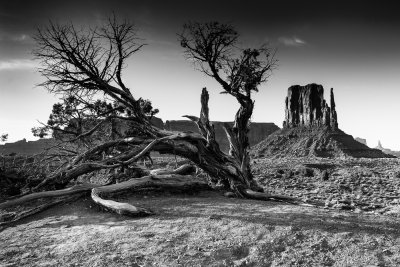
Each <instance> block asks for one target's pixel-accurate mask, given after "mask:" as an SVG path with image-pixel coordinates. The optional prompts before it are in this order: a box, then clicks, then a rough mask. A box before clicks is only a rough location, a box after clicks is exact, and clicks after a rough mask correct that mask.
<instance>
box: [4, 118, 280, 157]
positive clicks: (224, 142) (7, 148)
mask: <svg viewBox="0 0 400 267" xmlns="http://www.w3.org/2000/svg"><path fill="white" fill-rule="evenodd" d="M151 123H152V124H153V125H154V126H156V127H158V128H160V129H165V130H169V131H192V132H198V128H197V125H196V124H195V123H194V122H192V121H190V120H172V121H166V122H165V123H164V122H163V120H162V119H160V118H157V117H153V118H152V119H151ZM213 124H214V128H215V137H216V141H217V142H218V144H219V145H220V148H221V150H222V151H224V152H228V151H229V142H228V139H227V137H226V133H225V131H224V129H223V127H222V126H223V124H224V122H218V121H215V122H213ZM231 124H232V123H231ZM106 126H107V124H106ZM115 127H116V132H117V133H119V134H121V135H123V134H125V133H126V132H127V131H129V126H128V125H127V124H126V121H125V120H121V121H118V122H117V123H116V125H115ZM279 129H280V128H279V127H278V126H276V125H275V124H274V123H259V122H254V123H252V124H251V125H250V132H249V143H250V145H251V146H252V145H255V144H257V143H259V142H260V141H262V140H264V139H265V138H266V137H267V136H268V135H270V134H271V133H273V132H275V131H277V130H279ZM54 143H55V142H54V139H52V138H50V139H39V140H37V141H29V142H27V141H26V140H25V139H23V140H21V141H17V142H15V143H6V144H4V145H0V154H3V155H8V154H11V153H17V154H21V155H32V154H37V153H40V152H41V151H43V150H44V149H45V148H48V147H50V146H52V145H54Z"/></svg>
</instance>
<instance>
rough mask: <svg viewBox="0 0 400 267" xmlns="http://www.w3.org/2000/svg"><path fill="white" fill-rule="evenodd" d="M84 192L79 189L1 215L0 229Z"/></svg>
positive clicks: (69, 200) (80, 195)
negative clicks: (52, 199) (69, 193)
mask: <svg viewBox="0 0 400 267" xmlns="http://www.w3.org/2000/svg"><path fill="white" fill-rule="evenodd" d="M84 194H85V192H82V191H81V192H78V193H76V192H75V193H72V195H67V196H65V195H63V196H61V198H58V199H56V200H54V201H47V202H46V203H44V204H41V205H38V206H35V207H33V208H30V209H26V210H23V211H19V212H18V213H11V214H9V215H6V216H3V217H2V218H1V221H0V231H1V230H2V229H1V227H2V226H7V225H10V224H12V223H14V222H17V221H19V220H22V219H24V218H26V217H29V216H31V215H34V214H36V213H39V212H42V211H44V210H46V209H48V208H51V207H53V206H55V205H58V204H62V203H67V202H72V201H74V200H76V199H78V198H80V197H82V196H83V195H84Z"/></svg>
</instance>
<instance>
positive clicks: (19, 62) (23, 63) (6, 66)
mask: <svg viewBox="0 0 400 267" xmlns="http://www.w3.org/2000/svg"><path fill="white" fill-rule="evenodd" d="M35 67H37V64H36V63H35V62H34V61H33V60H29V59H15V60H7V61H0V71H3V70H25V69H33V68H35Z"/></svg>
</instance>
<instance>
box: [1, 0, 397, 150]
mask: <svg viewBox="0 0 400 267" xmlns="http://www.w3.org/2000/svg"><path fill="white" fill-rule="evenodd" d="M112 12H114V13H115V14H116V15H117V16H118V17H121V18H127V19H129V20H131V21H133V22H134V23H135V24H136V25H137V27H138V29H139V35H140V36H141V37H142V38H143V39H144V42H145V43H147V44H148V45H147V46H145V48H144V49H143V50H142V51H141V52H140V53H138V54H136V55H134V56H133V58H132V60H131V61H130V62H129V67H128V68H127V69H126V74H125V79H126V80H127V82H128V83H129V84H130V85H131V88H135V89H134V94H135V95H136V96H143V97H146V98H149V99H151V100H152V101H153V103H154V105H155V106H157V107H158V108H160V110H161V112H160V116H161V117H162V118H163V119H164V120H166V119H180V116H182V115H184V114H194V115H196V114H198V112H199V108H200V104H199V101H198V98H199V94H200V89H201V88H202V87H203V86H207V87H208V88H209V89H210V91H211V102H210V108H211V117H212V119H214V120H232V119H233V116H234V112H235V109H236V108H237V106H236V103H235V101H234V100H233V99H230V98H229V97H228V96H221V95H219V94H218V92H219V91H220V89H219V88H217V87H218V85H217V84H216V83H215V82H213V81H212V80H210V79H209V78H208V77H205V76H204V75H202V74H201V73H199V72H197V71H195V70H193V68H192V66H191V65H190V64H189V63H188V62H186V61H185V59H184V58H183V56H182V50H181V48H180V47H179V43H178V41H177V36H176V34H177V33H178V32H180V31H181V29H182V25H183V23H185V22H187V21H209V20H217V21H220V22H228V23H232V24H233V25H234V26H235V27H236V28H237V30H238V31H239V32H240V33H241V45H242V46H243V47H245V46H259V45H260V44H261V43H265V42H268V43H269V44H270V45H271V46H272V47H274V48H276V49H277V58H278V60H279V67H278V69H277V70H276V71H275V74H274V75H273V76H272V78H271V79H270V81H269V82H268V83H267V84H265V85H263V86H262V87H261V88H260V89H261V90H260V93H259V94H258V95H257V96H256V97H255V100H256V110H255V113H254V116H253V120H254V121H272V122H275V123H276V124H277V125H278V126H281V122H282V120H283V117H284V113H283V104H282V103H283V101H284V97H285V94H286V90H287V88H288V87H289V86H291V85H293V84H301V85H304V84H307V83H311V82H316V83H320V84H322V85H323V86H324V87H325V89H326V91H328V89H329V88H330V87H333V88H334V89H335V93H336V95H335V96H336V101H337V102H338V103H337V106H338V115H339V126H340V127H341V128H342V129H343V130H345V131H346V132H348V133H349V134H352V135H354V136H360V137H364V138H367V140H368V142H369V145H370V146H376V144H377V141H378V139H380V140H382V143H383V145H384V146H385V145H386V146H388V147H391V148H396V149H399V150H400V141H399V139H398V138H397V136H400V125H399V123H398V121H399V120H398V118H399V116H400V107H399V105H398V104H397V103H398V101H399V100H400V91H399V89H400V88H399V84H400V75H399V74H400V16H399V15H398V8H397V7H396V6H395V2H394V1H390V2H389V1H375V2H374V3H368V2H367V1H253V0H246V1H55V0H53V1H40V0H39V1H15V0H14V1H1V2H0V90H1V91H0V92H1V93H0V112H1V113H0V132H9V134H10V140H11V141H12V140H17V139H21V138H22V137H26V138H28V139H31V138H32V136H31V135H30V134H29V131H30V128H31V127H32V126H34V125H35V124H36V122H35V121H36V119H39V120H42V121H45V120H46V118H47V116H48V114H49V111H50V109H51V105H52V104H53V103H54V102H55V101H56V99H55V98H54V97H51V96H49V95H47V93H46V92H44V90H43V89H41V88H35V87H34V85H35V84H37V83H38V82H40V81H41V77H40V76H39V75H38V74H37V72H36V70H35V67H37V64H38V63H37V62H36V61H33V60H32V55H31V51H32V49H33V48H34V46H35V43H34V41H33V39H32V35H33V34H34V33H35V32H36V29H37V28H38V27H43V26H45V25H47V24H48V22H49V20H52V21H56V22H59V23H67V22H72V23H74V24H76V25H82V26H88V25H90V26H96V25H99V24H101V22H102V21H103V20H104V18H106V17H107V16H109V15H110V14H111V13H112ZM175 96H179V97H181V98H182V100H183V101H179V102H178V103H179V104H176V103H175V104H174V105H171V102H172V101H175V102H176V98H175ZM326 97H327V94H326ZM21 99H24V100H21ZM27 109H29V110H34V111H32V112H29V116H28V115H27V114H26V113H24V112H22V111H26V110H27ZM371 124H374V125H376V126H374V127H373V129H371Z"/></svg>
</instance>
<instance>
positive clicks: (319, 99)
mask: <svg viewBox="0 0 400 267" xmlns="http://www.w3.org/2000/svg"><path fill="white" fill-rule="evenodd" d="M299 126H310V127H314V126H326V127H329V128H331V129H337V128H338V122H337V113H336V105H335V96H334V94H333V88H332V89H331V101H330V107H329V105H328V103H326V101H325V99H324V88H323V87H322V85H318V84H315V83H313V84H308V85H306V86H300V85H294V86H291V87H289V89H288V95H287V97H286V100H285V121H284V122H283V127H284V128H294V127H299Z"/></svg>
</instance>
